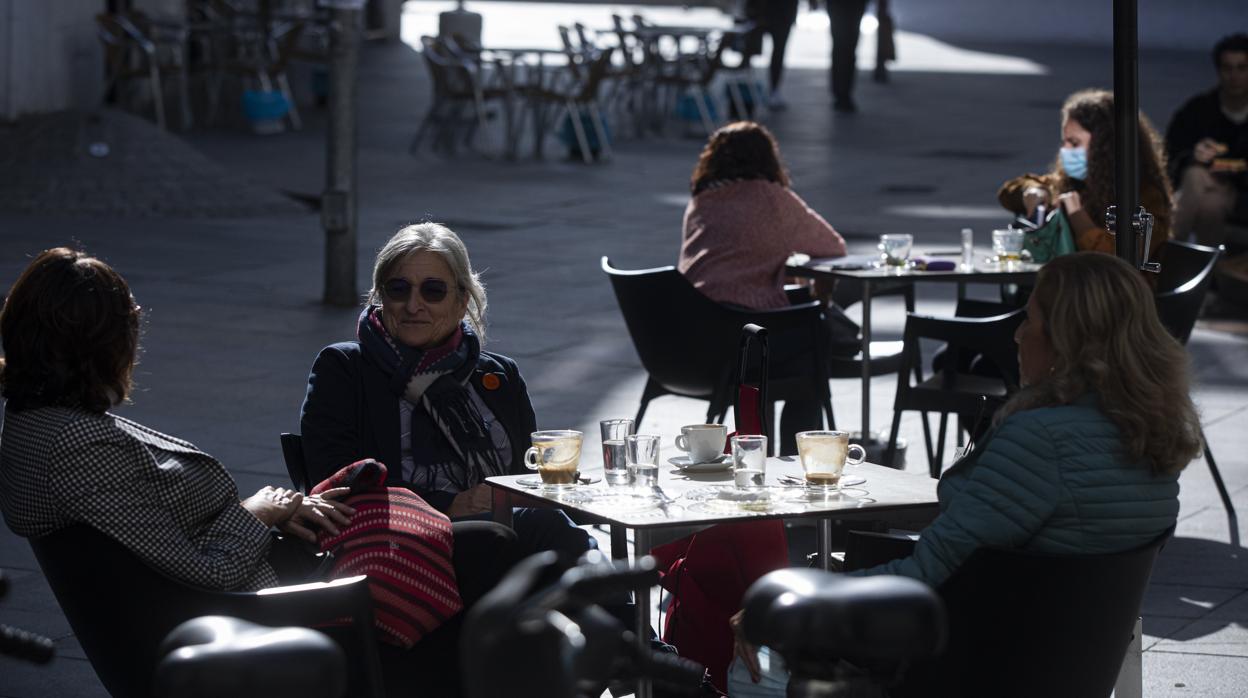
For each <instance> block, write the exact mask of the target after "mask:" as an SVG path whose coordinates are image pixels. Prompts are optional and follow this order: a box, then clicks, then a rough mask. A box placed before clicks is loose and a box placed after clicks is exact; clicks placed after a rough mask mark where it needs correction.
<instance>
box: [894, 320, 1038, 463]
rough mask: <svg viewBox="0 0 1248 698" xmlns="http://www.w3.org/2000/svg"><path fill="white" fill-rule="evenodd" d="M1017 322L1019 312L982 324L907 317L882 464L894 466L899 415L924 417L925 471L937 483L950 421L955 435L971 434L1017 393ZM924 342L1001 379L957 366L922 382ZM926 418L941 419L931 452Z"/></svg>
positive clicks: (947, 365)
mask: <svg viewBox="0 0 1248 698" xmlns="http://www.w3.org/2000/svg"><path fill="white" fill-rule="evenodd" d="M1022 321H1023V311H1021V310H1015V311H1012V312H1009V313H1006V314H1004V315H997V316H994V317H986V318H978V317H951V318H938V317H930V316H926V315H917V314H915V313H909V314H907V316H906V329H905V339H904V340H903V341H904V342H905V349H904V351H903V354H902V368H901V372H900V374H899V375H898V377H897V397H896V399H895V401H894V403H893V427H892V432H891V433H890V434H889V437H888V449H887V451H886V452H885V455H884V462H886V463H892V462H893V457H894V454H895V453H896V448H897V432H898V429H899V428H900V426H901V413H902V412H904V411H906V410H916V411H919V412H923V413H924V415H923V417H922V421H923V440H924V446H925V447H926V448H927V460H928V468H929V470H930V473H931V476H932V477H940V471H941V467H942V462H943V460H944V449H945V434H946V430H947V426H948V418H949V415H950V414H955V415H958V416H959V420H960V426H959V429H961V428H966V429H968V430H970V431H971V432H972V434H974V433H975V432H976V430H978V429H979V427H980V426H981V425H982V424H986V423H987V421H986V420H987V419H988V418H990V417H991V416H992V414H993V413H994V412H995V411H996V409H997V408H998V407H1000V406H1001V405H1002V404H1003V403H1004V402H1005V400H1006V399H1007V398H1008V397H1009V396H1010V395H1013V394H1014V393H1015V392H1016V391H1017V390H1018V381H1019V378H1018V354H1017V350H1016V348H1015V345H1014V331H1015V330H1016V329H1017V328H1018V325H1019V324H1020V323H1021V322H1022ZM924 339H930V340H937V341H941V342H945V343H946V348H945V352H946V356H948V357H958V356H961V355H963V354H964V353H975V354H979V355H982V356H983V357H984V359H986V360H987V361H991V362H992V363H993V364H994V365H995V366H996V368H997V369H998V371H999V373H1000V377H992V376H985V375H977V374H975V373H971V372H965V371H963V370H960V368H961V367H960V366H959V363H960V362H959V361H943V362H941V366H940V369H939V370H938V371H936V372H935V373H934V374H933V375H932V376H931V377H930V378H924V377H923V364H924V362H923V355H922V349H921V346H920V344H921V341H922V340H924ZM912 376H913V383H911V377H912ZM928 412H937V413H939V414H940V415H941V417H940V433H939V436H938V438H937V442H936V448H935V450H933V448H932V435H931V427H930V426H929V425H928V423H927V415H926V413H928ZM962 417H970V418H971V420H970V422H962V421H961V418H962Z"/></svg>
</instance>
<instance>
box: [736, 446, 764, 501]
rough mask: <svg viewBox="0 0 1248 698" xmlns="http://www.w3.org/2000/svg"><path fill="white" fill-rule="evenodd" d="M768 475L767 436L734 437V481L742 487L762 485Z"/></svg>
mask: <svg viewBox="0 0 1248 698" xmlns="http://www.w3.org/2000/svg"><path fill="white" fill-rule="evenodd" d="M766 475H767V437H766V436H761V435H756V434H749V435H741V436H734V437H732V481H733V483H734V484H736V486H737V487H739V488H741V489H748V488H755V487H762V486H763V485H764V484H765V482H766Z"/></svg>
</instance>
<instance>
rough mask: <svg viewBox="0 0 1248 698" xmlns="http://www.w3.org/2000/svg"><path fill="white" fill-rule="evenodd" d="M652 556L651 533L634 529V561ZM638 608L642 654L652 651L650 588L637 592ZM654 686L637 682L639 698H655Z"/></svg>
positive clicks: (639, 640)
mask: <svg viewBox="0 0 1248 698" xmlns="http://www.w3.org/2000/svg"><path fill="white" fill-rule="evenodd" d="M649 554H650V532H649V531H647V530H646V529H644V528H636V529H633V559H635V560H640V559H641V558H642V557H644V556H646V555H649ZM634 605H635V606H636V608H637V646H638V648H640V650H641V652H643V653H646V652H649V651H650V633H649V629H650V587H646V588H644V589H641V590H639V591H638V592H637V598H636V599H635V600H634ZM653 696H654V686H653V685H652V684H651V682H650V679H649V678H641V679H638V680H637V698H653Z"/></svg>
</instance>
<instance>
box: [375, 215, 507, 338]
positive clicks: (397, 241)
mask: <svg viewBox="0 0 1248 698" xmlns="http://www.w3.org/2000/svg"><path fill="white" fill-rule="evenodd" d="M417 252H433V253H434V254H437V255H438V256H440V257H442V259H443V260H445V261H446V265H447V266H448V267H450V268H451V274H452V275H454V277H455V291H456V293H466V294H468V311H467V320H468V324H469V326H471V327H472V331H473V332H475V333H476V334H477V338H478V339H479V340H481V344H482V345H483V346H484V345H485V308H486V304H487V301H486V297H485V284H483V283H481V277H480V275H479V274H477V273H476V272H475V271H473V270H472V261H471V260H469V259H468V248H467V247H465V246H464V241H463V240H460V239H459V236H458V235H456V234H455V232H454V231H452V230H451V229H450V228H448V227H446V226H444V225H442V224H440V223H419V224H417V225H409V226H407V227H406V228H403V229H402V230H400V231H399V232H397V233H395V234H394V237H391V238H390V240H389V241H388V242H387V243H386V244H385V245H384V246H382V248H381V251H380V252H378V253H377V261H376V262H375V263H374V264H373V288H372V289H371V290H369V292H368V303H369V304H370V305H381V287H382V286H383V285H384V284H385V283H386V279H388V278H389V277H390V274H391V272H393V271H394V268H395V267H396V266H398V264H399V263H400V262H402V261H403V260H404V259H406V258H407V257H408V256H409V255H413V254H415V253H417Z"/></svg>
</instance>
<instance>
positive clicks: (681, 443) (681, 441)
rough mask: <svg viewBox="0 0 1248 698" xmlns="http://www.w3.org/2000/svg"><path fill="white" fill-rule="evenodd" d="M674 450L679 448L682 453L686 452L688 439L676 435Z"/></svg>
mask: <svg viewBox="0 0 1248 698" xmlns="http://www.w3.org/2000/svg"><path fill="white" fill-rule="evenodd" d="M676 448H679V449H680V450H682V451H688V450H689V439H688V437H686V436H685V435H684V434H677V435H676Z"/></svg>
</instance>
